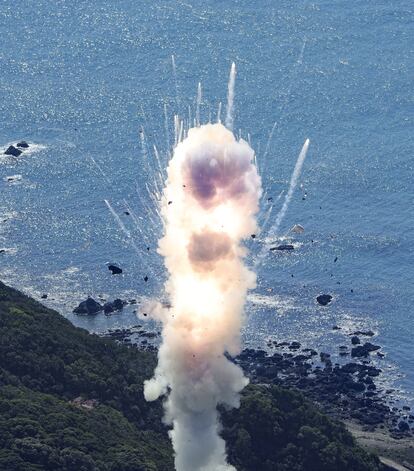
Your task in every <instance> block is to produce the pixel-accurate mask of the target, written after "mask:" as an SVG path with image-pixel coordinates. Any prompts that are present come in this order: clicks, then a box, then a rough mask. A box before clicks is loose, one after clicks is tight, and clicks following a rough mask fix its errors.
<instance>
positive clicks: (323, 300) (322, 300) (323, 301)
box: [316, 294, 332, 306]
mask: <svg viewBox="0 0 414 471" xmlns="http://www.w3.org/2000/svg"><path fill="white" fill-rule="evenodd" d="M316 301H318V303H319V304H320V305H321V306H326V305H327V304H329V303H330V302H331V301H332V296H331V295H330V294H320V295H319V296H318V297H317V298H316Z"/></svg>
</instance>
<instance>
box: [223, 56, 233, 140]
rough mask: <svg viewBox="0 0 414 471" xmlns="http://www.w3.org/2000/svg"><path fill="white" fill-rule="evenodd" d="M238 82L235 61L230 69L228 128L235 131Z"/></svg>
mask: <svg viewBox="0 0 414 471" xmlns="http://www.w3.org/2000/svg"><path fill="white" fill-rule="evenodd" d="M235 83H236V64H235V63H234V62H233V63H232V64H231V69H230V77H229V85H228V91H227V111H226V121H225V123H226V128H227V129H230V131H233V112H234V110H233V108H234V85H235Z"/></svg>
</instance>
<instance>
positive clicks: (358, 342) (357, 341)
mask: <svg viewBox="0 0 414 471" xmlns="http://www.w3.org/2000/svg"><path fill="white" fill-rule="evenodd" d="M351 343H352V345H359V344H360V343H361V340H359V337H357V336H356V335H354V336H353V337H352V338H351Z"/></svg>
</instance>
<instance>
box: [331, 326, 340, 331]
mask: <svg viewBox="0 0 414 471" xmlns="http://www.w3.org/2000/svg"><path fill="white" fill-rule="evenodd" d="M332 330H341V328H340V327H339V326H337V325H334V326H332Z"/></svg>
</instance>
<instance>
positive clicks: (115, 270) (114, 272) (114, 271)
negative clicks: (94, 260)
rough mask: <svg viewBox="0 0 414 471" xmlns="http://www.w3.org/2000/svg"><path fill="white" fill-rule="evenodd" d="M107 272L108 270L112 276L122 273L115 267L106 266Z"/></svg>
mask: <svg viewBox="0 0 414 471" xmlns="http://www.w3.org/2000/svg"><path fill="white" fill-rule="evenodd" d="M108 270H110V271H111V272H112V274H113V275H120V274H121V273H122V268H119V267H117V266H116V265H108Z"/></svg>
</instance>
